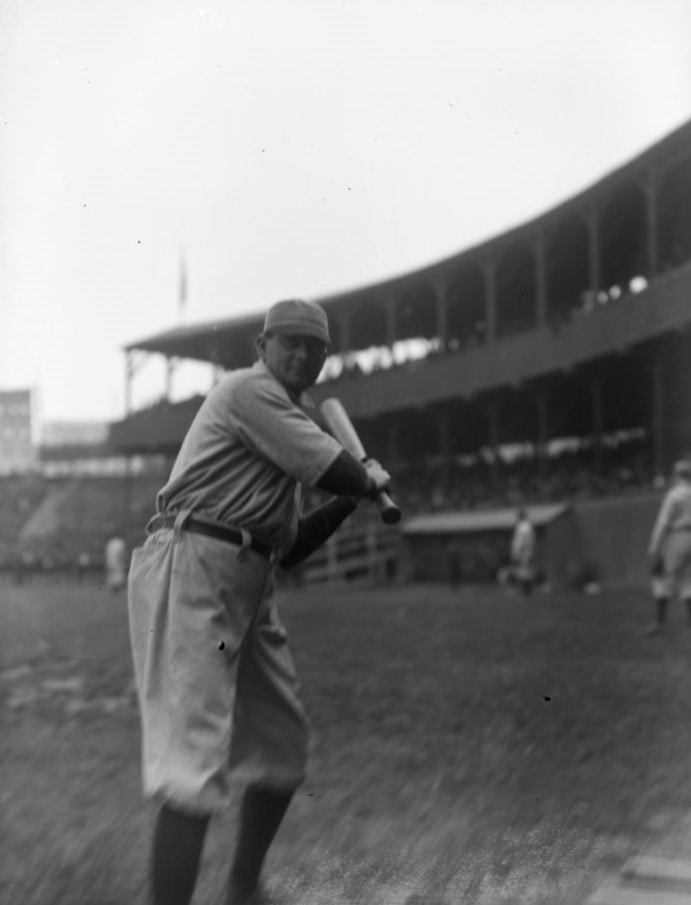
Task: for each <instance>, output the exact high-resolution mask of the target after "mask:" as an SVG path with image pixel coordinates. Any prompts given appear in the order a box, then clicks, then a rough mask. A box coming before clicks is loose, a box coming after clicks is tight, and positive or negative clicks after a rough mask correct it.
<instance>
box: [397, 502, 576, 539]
mask: <svg viewBox="0 0 691 905" xmlns="http://www.w3.org/2000/svg"><path fill="white" fill-rule="evenodd" d="M519 509H522V510H523V511H524V512H525V513H526V515H527V516H528V518H529V519H530V521H531V522H532V524H533V525H534V526H535V527H536V528H541V527H543V526H544V525H548V524H550V523H551V522H553V521H555V520H556V519H558V518H560V517H561V516H562V515H564V514H565V513H566V512H567V511H568V509H569V506H568V505H567V504H566V503H558V504H548V503H545V504H540V505H533V506H521V505H517V506H513V507H511V508H510V509H496V510H489V509H488V510H482V509H479V510H472V511H470V512H462V511H459V512H455V511H454V512H435V513H432V514H429V515H418V516H415V517H413V518H411V519H408V520H407V521H405V522H404V523H403V525H402V527H401V530H402V532H403V534H406V535H412V534H466V533H467V534H476V533H480V532H485V531H507V530H508V529H510V528H513V527H514V525H515V524H516V513H517V512H518V510H519Z"/></svg>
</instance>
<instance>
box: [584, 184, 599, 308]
mask: <svg viewBox="0 0 691 905" xmlns="http://www.w3.org/2000/svg"><path fill="white" fill-rule="evenodd" d="M586 223H587V226H588V283H589V284H590V285H589V286H588V288H589V289H590V291H591V292H595V293H597V292H599V291H600V229H599V225H600V224H599V218H598V213H597V208H596V207H595V203H594V202H591V204H590V207H589V208H588V212H587V214H586Z"/></svg>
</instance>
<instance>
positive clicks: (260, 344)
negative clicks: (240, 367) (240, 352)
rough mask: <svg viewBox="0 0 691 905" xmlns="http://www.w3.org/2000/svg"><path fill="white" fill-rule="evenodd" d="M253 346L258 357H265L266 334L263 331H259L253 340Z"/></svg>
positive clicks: (263, 358)
mask: <svg viewBox="0 0 691 905" xmlns="http://www.w3.org/2000/svg"><path fill="white" fill-rule="evenodd" d="M254 348H255V349H256V350H257V355H258V356H259V358H261V360H262V361H264V360H265V358H266V336H265V335H264V334H263V333H260V334H259V336H257V338H256V339H255V340H254Z"/></svg>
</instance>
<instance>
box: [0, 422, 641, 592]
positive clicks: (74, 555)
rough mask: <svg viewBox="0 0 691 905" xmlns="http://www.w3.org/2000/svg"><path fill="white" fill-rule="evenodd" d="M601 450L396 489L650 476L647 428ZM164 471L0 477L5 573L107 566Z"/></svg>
mask: <svg viewBox="0 0 691 905" xmlns="http://www.w3.org/2000/svg"><path fill="white" fill-rule="evenodd" d="M594 457H595V452H594V450H593V449H592V448H591V447H589V446H588V445H586V444H583V445H581V446H572V447H571V448H566V449H562V450H561V451H558V452H554V453H553V454H552V455H551V456H550V457H549V458H548V459H547V460H546V461H542V462H540V461H539V460H537V459H536V458H535V457H532V456H530V455H516V456H513V457H511V458H509V457H507V456H504V457H501V458H496V459H492V457H491V456H489V455H486V456H483V455H478V456H476V457H475V458H474V459H466V460H463V461H454V462H452V463H450V464H447V465H446V466H444V465H443V464H441V463H439V462H436V463H435V462H426V463H419V462H418V463H411V464H410V465H409V466H408V467H400V468H398V469H393V471H394V493H395V496H396V497H397V499H398V501H399V503H400V504H401V506H402V508H403V510H404V513H405V515H406V516H410V515H414V514H419V513H423V512H435V511H436V512H438V511H445V510H446V511H448V510H459V509H464V510H472V509H488V508H503V507H516V506H519V505H525V504H530V503H547V502H551V503H555V502H569V501H575V500H583V499H590V498H593V497H601V496H611V495H616V494H621V493H624V492H627V491H629V490H632V489H637V488H638V489H641V488H644V487H651V486H652V485H653V481H654V477H655V476H654V475H653V473H652V470H651V468H650V461H649V460H650V456H649V451H648V447H647V444H646V441H645V439H644V438H640V437H639V438H633V439H629V440H627V441H625V442H621V443H618V444H612V445H609V446H605V447H603V448H602V449H601V452H600V454H599V459H598V462H599V465H598V467H596V466H595V458H594ZM163 477H164V476H163V475H162V474H161V475H157V474H144V475H139V476H133V477H130V478H129V479H125V478H123V477H114V476H109V477H85V476H81V477H78V478H71V479H69V478H58V479H55V478H54V479H50V478H46V477H45V476H43V475H41V474H34V475H15V476H10V477H4V478H0V511H2V513H3V518H2V519H1V520H0V573H2V572H5V573H7V572H12V573H15V574H17V575H18V576H20V577H21V575H22V574H27V573H36V572H38V573H47V574H54V573H73V574H78V575H81V576H87V575H88V574H90V573H93V574H95V573H99V574H100V573H102V571H103V555H104V550H105V545H106V543H107V541H108V540H109V538H111V537H113V536H120V537H122V538H123V539H124V540H125V541H126V543H127V545H128V547H129V548H130V549H131V548H132V547H133V546H136V545H137V544H139V543H140V542H141V540H142V538H143V533H144V528H145V525H146V522H147V521H148V519H149V517H150V516H151V514H152V513H153V507H154V501H155V495H156V491H157V490H158V489H159V487H160V486H161V484H162V483H163ZM127 480H129V484H127V483H126V481H127ZM310 502H316V500H315V501H310Z"/></svg>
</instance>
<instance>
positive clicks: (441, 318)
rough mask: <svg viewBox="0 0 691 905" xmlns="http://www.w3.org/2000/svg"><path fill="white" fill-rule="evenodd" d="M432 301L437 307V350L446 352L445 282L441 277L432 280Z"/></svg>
mask: <svg viewBox="0 0 691 905" xmlns="http://www.w3.org/2000/svg"><path fill="white" fill-rule="evenodd" d="M434 300H435V303H436V307H437V336H438V337H439V349H440V351H441V352H446V349H447V347H448V345H449V331H448V317H447V293H446V281H445V280H444V279H443V278H442V277H437V278H436V279H435V280H434Z"/></svg>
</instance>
